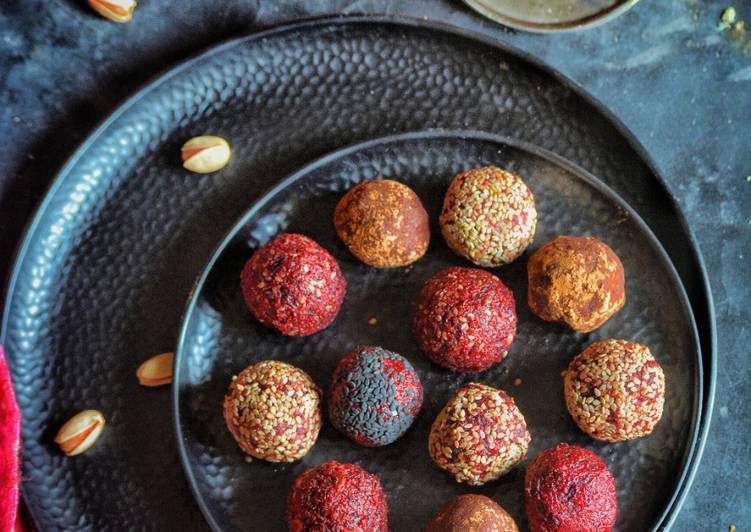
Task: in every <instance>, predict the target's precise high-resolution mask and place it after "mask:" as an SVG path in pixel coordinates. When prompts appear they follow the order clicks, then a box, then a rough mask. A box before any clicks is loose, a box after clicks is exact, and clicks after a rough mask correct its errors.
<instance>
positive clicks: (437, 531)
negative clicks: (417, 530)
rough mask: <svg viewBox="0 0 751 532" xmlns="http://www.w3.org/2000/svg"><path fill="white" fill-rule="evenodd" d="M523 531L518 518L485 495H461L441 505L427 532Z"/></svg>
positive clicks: (426, 529)
mask: <svg viewBox="0 0 751 532" xmlns="http://www.w3.org/2000/svg"><path fill="white" fill-rule="evenodd" d="M468 531H472V532H519V529H518V528H517V526H516V522H515V521H514V518H513V517H511V516H510V515H509V514H508V513H507V512H506V510H504V509H503V508H502V507H501V506H500V505H499V504H498V503H496V502H495V501H494V500H493V499H491V498H489V497H485V496H484V495H475V494H467V495H459V496H458V497H455V498H453V499H451V500H450V501H449V502H447V503H446V504H444V505H443V506H441V509H440V510H438V513H437V514H436V515H435V517H433V519H431V520H430V522H429V523H428V526H427V527H426V528H425V532H468Z"/></svg>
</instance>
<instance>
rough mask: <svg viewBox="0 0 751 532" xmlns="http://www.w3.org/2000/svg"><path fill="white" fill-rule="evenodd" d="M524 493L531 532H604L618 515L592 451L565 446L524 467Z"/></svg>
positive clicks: (611, 487) (606, 475)
mask: <svg viewBox="0 0 751 532" xmlns="http://www.w3.org/2000/svg"><path fill="white" fill-rule="evenodd" d="M524 493H525V499H526V503H527V518H528V519H529V527H530V529H531V530H532V532H580V531H582V530H597V531H598V532H608V531H609V530H611V529H612V528H613V524H614V523H615V518H616V514H617V513H618V500H617V497H616V491H615V480H614V479H613V475H612V474H611V473H610V470H608V466H606V465H605V463H604V462H603V461H602V460H600V458H599V457H598V456H597V455H596V454H595V453H593V452H592V451H589V450H587V449H584V448H582V447H576V446H574V445H567V444H565V443H561V444H558V445H557V446H556V447H554V448H552V449H547V450H545V451H543V452H541V453H540V454H539V455H538V456H537V458H535V461H534V462H532V464H531V465H529V466H528V467H527V474H526V476H525V479H524Z"/></svg>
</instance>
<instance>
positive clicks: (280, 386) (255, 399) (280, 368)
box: [224, 360, 323, 462]
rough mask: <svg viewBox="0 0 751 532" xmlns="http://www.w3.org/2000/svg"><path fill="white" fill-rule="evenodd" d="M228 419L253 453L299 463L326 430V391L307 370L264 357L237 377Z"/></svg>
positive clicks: (231, 387) (244, 447)
mask: <svg viewBox="0 0 751 532" xmlns="http://www.w3.org/2000/svg"><path fill="white" fill-rule="evenodd" d="M224 419H225V421H226V422H227V428H229V430H230V432H231V433H232V436H234V438H235V441H236V442H237V444H238V445H239V446H240V448H241V449H242V450H243V451H245V452H246V453H248V454H249V455H251V456H253V457H254V458H259V459H261V460H267V461H269V462H293V461H295V460H297V459H299V458H302V457H303V456H304V455H305V454H306V453H307V452H308V451H309V450H310V448H311V447H312V446H313V444H314V443H315V441H316V438H317V437H318V432H319V431H320V430H321V425H322V423H323V417H322V414H321V391H320V390H319V389H318V387H317V386H316V385H315V383H314V382H313V379H311V378H310V376H308V374H307V373H305V372H304V371H303V370H301V369H299V368H296V367H294V366H292V365H290V364H286V363H284V362H278V361H275V360H264V361H263V362H259V363H257V364H254V365H252V366H249V367H247V368H246V369H244V370H243V371H241V372H240V373H239V374H238V375H237V376H236V377H233V378H232V382H231V383H230V385H229V390H228V391H227V395H226V396H225V397H224Z"/></svg>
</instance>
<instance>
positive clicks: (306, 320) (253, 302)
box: [240, 233, 347, 336]
mask: <svg viewBox="0 0 751 532" xmlns="http://www.w3.org/2000/svg"><path fill="white" fill-rule="evenodd" d="M240 281H241V284H242V290H243V296H244V297H245V303H246V304H247V305H248V308H249V309H250V311H251V312H252V313H253V315H254V316H255V317H256V319H258V321H260V322H261V323H263V324H264V325H267V326H269V327H273V328H274V329H276V330H278V331H279V332H280V333H282V334H285V335H287V336H308V335H310V334H313V333H317V332H318V331H320V330H322V329H325V328H326V327H328V326H329V325H330V324H331V322H332V321H334V318H335V317H336V315H337V313H338V312H339V308H340V307H341V305H342V301H344V293H345V291H346V289H347V282H346V280H345V279H344V276H343V275H342V271H341V270H340V269H339V264H337V262H336V260H335V259H334V257H332V256H331V254H330V253H329V252H328V251H326V250H325V249H323V248H322V247H321V246H319V245H318V244H317V243H316V242H314V241H313V240H311V239H310V238H308V237H306V236H303V235H298V234H293V233H286V234H283V235H281V236H278V237H277V238H275V239H274V240H272V241H271V242H269V243H268V244H266V245H264V246H261V247H260V248H258V249H257V250H256V252H255V253H254V254H253V256H252V257H251V258H250V260H249V261H248V262H247V263H246V264H245V267H244V268H243V270H242V274H241V275H240Z"/></svg>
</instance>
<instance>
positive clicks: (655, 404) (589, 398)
mask: <svg viewBox="0 0 751 532" xmlns="http://www.w3.org/2000/svg"><path fill="white" fill-rule="evenodd" d="M563 390H564V395H565V397H566V407H567V408H568V411H569V413H570V414H571V417H572V418H574V421H575V422H576V424H577V425H579V428H580V429H581V430H583V431H584V432H586V433H587V434H589V435H590V436H591V437H593V438H595V439H597V440H603V441H608V442H617V441H624V440H632V439H634V438H641V437H642V436H646V435H647V434H649V433H651V432H652V430H653V429H654V427H655V425H656V424H657V422H658V421H659V420H660V418H661V417H662V407H663V404H664V403H665V375H664V374H663V372H662V368H661V367H660V364H659V363H658V362H657V361H656V360H655V359H654V357H653V356H652V353H651V352H650V351H649V348H648V347H647V346H645V345H642V344H638V343H636V342H629V341H626V340H603V341H601V342H595V343H594V344H592V345H590V346H589V347H587V348H586V349H585V350H584V351H582V352H581V353H580V354H579V355H577V356H576V357H575V358H574V359H573V360H572V361H571V364H569V366H568V369H567V370H566V371H565V372H564V373H563Z"/></svg>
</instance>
